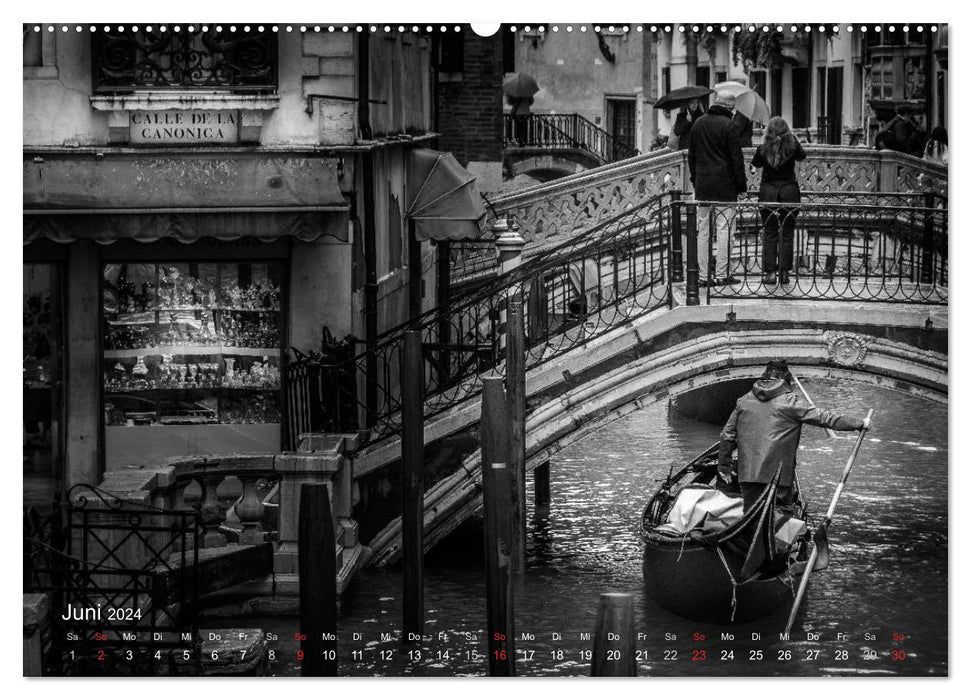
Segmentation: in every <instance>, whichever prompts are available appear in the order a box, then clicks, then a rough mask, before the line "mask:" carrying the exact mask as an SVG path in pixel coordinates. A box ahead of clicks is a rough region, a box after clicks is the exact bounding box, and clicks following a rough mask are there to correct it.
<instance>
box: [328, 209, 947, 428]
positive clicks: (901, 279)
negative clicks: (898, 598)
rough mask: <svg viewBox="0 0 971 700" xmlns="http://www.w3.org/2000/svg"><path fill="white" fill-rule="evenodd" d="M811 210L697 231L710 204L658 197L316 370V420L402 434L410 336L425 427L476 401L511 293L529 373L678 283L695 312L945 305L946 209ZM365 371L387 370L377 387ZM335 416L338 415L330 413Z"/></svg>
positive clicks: (498, 364) (719, 217) (497, 354)
mask: <svg viewBox="0 0 971 700" xmlns="http://www.w3.org/2000/svg"><path fill="white" fill-rule="evenodd" d="M803 199H804V201H803V202H802V203H800V204H798V205H789V204H785V205H783V204H774V205H769V204H766V203H760V202H758V201H755V200H754V199H752V198H747V199H746V200H743V201H741V202H738V203H733V204H731V205H727V204H724V203H721V204H719V203H711V204H710V205H709V209H708V211H709V212H710V213H709V218H708V219H707V220H704V221H699V220H698V211H699V208H700V207H701V206H705V203H698V202H695V201H691V200H687V199H684V198H683V197H682V195H681V193H679V192H672V193H669V194H666V195H662V196H659V197H653V198H651V199H649V200H647V201H646V202H644V203H643V204H642V205H640V206H639V207H634V208H632V209H631V210H629V211H626V212H623V213H622V214H619V215H616V216H614V217H613V218H611V219H608V220H606V221H604V222H603V223H600V224H598V225H596V226H593V227H591V228H589V229H587V230H586V231H584V232H582V233H579V234H577V235H575V236H574V237H572V238H569V239H567V240H565V241H563V242H561V243H559V244H557V245H554V246H550V247H548V248H546V249H544V250H542V251H541V252H540V253H538V254H537V255H535V256H534V257H532V258H530V259H527V260H525V261H524V262H523V263H522V264H521V265H520V266H519V267H518V268H515V269H514V270H512V271H510V272H507V273H505V274H502V275H499V276H497V277H493V278H489V279H487V280H486V281H484V282H482V283H481V284H480V285H478V286H476V287H473V288H471V289H470V290H469V291H467V292H465V293H463V294H459V295H456V296H454V297H453V299H452V301H451V303H450V304H449V305H448V306H446V307H440V308H436V309H432V310H430V311H428V312H426V313H424V314H423V315H422V316H420V317H419V318H417V319H415V321H414V322H413V323H410V324H403V325H401V326H398V327H396V328H393V329H391V330H389V331H387V332H385V333H383V334H382V335H380V336H379V337H378V339H377V342H376V343H375V347H374V350H373V354H372V353H369V352H367V351H365V352H363V353H359V354H357V355H356V356H354V357H352V358H349V359H347V360H346V361H343V362H332V363H330V364H327V365H326V366H325V367H323V368H322V370H321V371H322V372H323V373H324V375H323V376H327V377H329V380H328V382H326V384H327V387H326V390H328V391H329V392H330V397H329V398H328V399H327V400H326V401H323V402H322V406H323V408H322V409H320V410H321V411H322V412H323V413H327V411H328V410H330V411H331V413H330V414H329V415H328V416H327V418H326V420H327V421H330V422H329V423H328V424H329V425H333V424H340V423H341V422H342V421H347V422H346V423H345V424H344V425H342V426H341V430H352V429H356V428H358V427H360V428H363V429H366V430H368V431H369V434H368V436H367V437H368V439H370V440H379V439H381V438H384V437H387V436H390V435H393V434H395V433H396V432H397V431H398V429H399V427H400V408H401V407H400V392H399V377H400V372H401V366H400V354H401V347H402V344H403V340H404V335H405V333H406V332H407V331H408V330H412V329H414V330H418V331H420V333H421V337H422V346H423V351H424V360H425V367H424V373H425V404H424V413H425V416H426V417H429V418H430V417H433V416H436V415H438V414H440V413H442V412H444V411H446V410H448V409H450V408H452V407H454V406H455V405H457V404H458V403H460V402H462V401H464V400H465V399H468V398H470V397H472V396H474V395H476V394H477V392H478V391H479V389H480V386H481V384H480V377H481V376H482V374H483V373H486V372H488V373H493V372H495V373H499V374H500V375H501V374H502V373H503V371H504V333H505V326H504V320H505V303H506V299H507V298H509V296H510V295H512V294H520V295H521V296H522V298H523V305H524V313H525V319H526V339H527V359H526V367H527V369H528V370H529V369H534V368H536V367H539V366H541V365H542V364H543V363H545V362H547V361H549V360H550V359H553V358H555V357H559V356H561V355H562V354H564V353H566V352H568V351H570V350H573V349H575V348H578V347H580V346H582V345H583V344H584V343H586V342H588V341H589V340H590V339H592V338H595V337H597V336H599V335H601V334H603V333H606V332H608V331H610V330H612V329H614V328H617V327H618V326H620V325H622V324H624V323H626V322H628V321H630V320H632V319H634V318H637V317H639V316H640V315H642V314H644V313H647V312H649V311H651V310H654V309H657V308H660V307H662V306H664V305H665V304H668V303H670V300H671V298H672V296H671V284H672V283H680V282H684V283H685V295H686V299H687V303H688V304H697V303H700V302H701V299H702V294H703V295H704V299H705V300H709V299H713V298H779V299H803V300H805V299H809V300H818V301H868V302H902V303H923V304H946V303H947V200H946V199H945V198H944V197H942V196H940V195H938V194H935V193H933V192H928V193H926V194H921V193H902V194H897V193H879V192H877V193H866V192H853V193H834V192H807V193H804V196H803ZM773 224H778V226H779V227H780V228H781V229H783V230H787V227H789V226H790V225H792V230H793V269H792V273H791V275H790V279H789V281H788V283H787V284H785V285H780V284H778V282H777V283H776V284H766V283H765V281H764V276H763V272H764V266H763V262H762V239H763V236H764V233H765V231H766V226H767V225H768V226H769V227H770V228H771V227H772V226H773ZM699 226H703V227H708V229H709V230H715V231H717V230H719V229H723V230H727V231H728V236H727V239H728V240H729V241H730V246H729V253H728V255H729V272H730V274H731V275H734V276H735V278H736V279H737V280H738V281H737V282H734V283H723V284H719V285H713V286H709V287H703V286H702V285H701V284H700V283H702V282H704V281H705V278H706V277H707V275H702V274H699V270H698V267H697V243H698V238H697V235H698V228H699ZM712 253H713V254H717V253H718V251H717V248H716V247H715V246H713V247H712ZM723 255H724V254H723ZM369 361H370V362H372V363H373V366H375V367H377V368H378V371H377V372H376V373H374V374H372V375H370V376H369V375H368V374H367V367H368V364H369ZM368 384H370V387H368ZM368 389H369V390H368ZM369 396H370V397H374V398H373V399H372V400H371V401H368V400H367V397H369ZM358 397H366V398H365V400H363V401H362V400H360V399H359V398H358ZM335 405H336V406H338V407H339V410H337V411H334V410H333V409H328V408H327V407H328V406H335Z"/></svg>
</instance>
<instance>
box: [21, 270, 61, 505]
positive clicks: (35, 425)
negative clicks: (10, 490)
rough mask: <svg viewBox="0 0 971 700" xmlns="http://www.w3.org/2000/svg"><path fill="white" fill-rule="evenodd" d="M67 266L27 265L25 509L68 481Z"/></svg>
mask: <svg viewBox="0 0 971 700" xmlns="http://www.w3.org/2000/svg"><path fill="white" fill-rule="evenodd" d="M62 309H63V304H62V268H61V266H60V265H58V264H56V263H26V264H24V309H23V311H24V348H23V350H24V351H23V372H24V417H23V452H24V454H23V461H24V505H49V504H50V503H51V501H52V499H53V498H54V495H55V494H56V493H57V492H58V491H60V489H61V486H62V484H63V478H64V448H63V438H64V402H63V401H62V391H63V376H62V366H63V355H64V352H63V348H64V344H63V322H64V317H63V312H62Z"/></svg>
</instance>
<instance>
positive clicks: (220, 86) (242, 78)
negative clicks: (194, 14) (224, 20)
mask: <svg viewBox="0 0 971 700" xmlns="http://www.w3.org/2000/svg"><path fill="white" fill-rule="evenodd" d="M178 29H179V31H175V30H176V25H155V26H152V27H151V30H152V31H148V29H147V28H139V29H138V30H137V31H131V30H130V29H126V30H125V31H106V32H100V31H99V32H95V33H94V35H93V36H92V39H91V56H92V61H91V64H92V69H93V71H94V74H93V85H94V91H95V92H97V93H123V92H131V91H134V90H227V91H233V92H271V91H273V90H276V87H277V37H276V35H275V34H274V33H273V32H270V31H263V32H261V31H258V30H256V29H251V30H250V31H245V29H244V28H243V27H237V28H236V31H235V32H230V31H229V28H228V27H222V28H221V30H217V28H216V27H214V26H213V27H206V31H203V28H202V27H198V26H189V25H180V26H178Z"/></svg>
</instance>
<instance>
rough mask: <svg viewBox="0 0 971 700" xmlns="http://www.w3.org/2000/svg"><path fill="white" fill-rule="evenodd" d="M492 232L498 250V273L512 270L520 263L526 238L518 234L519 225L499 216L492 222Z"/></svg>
mask: <svg viewBox="0 0 971 700" xmlns="http://www.w3.org/2000/svg"><path fill="white" fill-rule="evenodd" d="M492 233H493V235H494V236H495V239H496V249H497V250H498V251H499V274H505V273H507V272H509V271H510V270H514V269H516V268H517V267H519V265H520V264H521V263H522V260H523V249H524V248H525V247H526V239H525V238H523V237H522V236H521V235H520V234H519V226H518V225H517V224H516V223H515V222H509V221H508V220H507V219H506V218H505V217H500V218H498V219H496V220H495V222H494V223H493V224H492Z"/></svg>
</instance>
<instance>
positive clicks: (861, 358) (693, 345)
mask: <svg viewBox="0 0 971 700" xmlns="http://www.w3.org/2000/svg"><path fill="white" fill-rule="evenodd" d="M947 331H948V329H947V311H946V309H944V308H940V307H929V306H919V305H913V306H910V305H908V306H906V307H902V306H901V305H897V304H873V303H847V302H841V301H830V302H826V301H817V302H814V303H812V304H809V303H806V302H805V301H800V300H771V301H767V300H758V301H757V300H721V299H720V300H713V302H712V303H710V304H707V305H699V306H683V305H677V306H675V307H674V308H671V309H667V308H662V309H658V310H657V311H654V312H651V313H649V314H647V315H644V316H642V317H640V318H638V319H636V320H634V321H632V322H630V323H627V324H624V325H623V326H620V327H618V328H616V329H614V330H612V331H611V332H609V333H607V334H606V335H604V336H602V337H600V338H598V339H596V340H594V341H591V342H590V343H586V344H583V345H580V346H578V347H577V348H576V349H574V350H572V351H570V352H569V353H567V354H565V355H563V356H562V357H561V358H560V359H558V360H555V361H551V362H549V363H547V364H546V365H544V366H542V367H541V368H539V369H537V370H535V371H532V372H530V373H529V375H528V376H527V382H526V389H527V402H528V403H527V405H528V407H529V409H528V415H527V419H526V436H527V470H530V471H531V470H532V469H534V468H535V467H536V466H537V465H540V464H543V463H546V462H549V460H550V458H551V456H552V455H554V454H556V453H557V452H559V451H560V450H561V449H563V448H564V447H566V446H568V445H570V444H572V443H573V442H575V441H577V440H579V439H581V438H582V437H584V436H585V435H588V434H590V433H591V432H593V431H595V430H597V429H598V428H600V427H601V426H603V425H604V424H605V423H608V422H610V421H613V420H616V419H618V418H621V417H623V416H625V415H627V414H628V413H630V412H631V411H635V410H638V409H639V408H643V407H644V406H647V405H650V404H653V403H656V402H659V401H667V400H669V399H672V398H674V397H676V396H678V395H680V394H683V393H685V392H689V391H693V390H695V389H699V388H702V387H705V386H708V385H712V384H719V383H723V382H730V381H735V380H739V379H749V378H753V379H754V378H755V377H757V376H759V375H760V374H761V372H762V370H763V369H764V365H765V358H766V357H773V356H782V357H787V358H789V360H790V363H791V364H792V365H793V367H794V368H795V371H796V372H797V373H798V374H799V376H800V377H827V378H833V377H835V378H841V379H849V380H853V381H860V382H865V383H869V384H874V385H877V386H881V387H884V388H887V389H890V390H892V391H897V392H901V393H906V394H911V395H915V396H920V397H921V398H924V399H927V400H930V401H935V402H940V403H946V402H947V395H948V383H947ZM479 410H480V405H479V399H478V397H475V398H470V399H469V400H467V401H466V402H463V403H461V404H459V405H457V406H455V407H454V408H453V409H452V410H450V411H449V412H448V413H447V414H445V415H443V416H441V417H439V418H437V419H433V420H431V421H429V422H428V423H426V440H427V442H428V444H429V445H430V446H434V445H435V444H436V443H438V442H440V441H441V442H447V441H448V440H450V439H452V440H455V438H456V436H463V435H464V436H465V437H466V440H465V441H464V449H465V451H467V452H468V453H467V454H466V455H465V456H464V457H463V458H462V459H461V466H460V467H459V468H458V469H456V470H455V471H454V472H453V473H452V474H450V475H448V476H446V477H445V478H443V479H441V480H440V481H438V483H435V484H434V485H433V486H432V487H431V488H430V489H429V490H428V491H427V493H426V495H425V508H426V510H425V545H426V547H427V548H431V547H433V546H434V545H435V544H436V543H437V542H439V541H441V539H442V538H443V537H445V536H446V535H447V534H448V533H449V532H451V531H452V530H453V529H454V528H455V527H457V526H458V525H459V524H460V523H461V522H462V521H463V520H464V519H465V518H467V517H469V516H470V515H471V514H472V513H474V512H475V511H476V510H478V509H479V508H480V507H481V502H482V497H481V471H480V464H479V451H478V449H477V442H476V440H475V438H474V434H475V430H476V427H477V424H478V421H479ZM399 453H400V445H399V443H398V440H397V438H392V439H391V440H389V441H387V442H385V443H383V444H381V445H375V446H374V447H372V448H370V449H365V450H363V451H361V452H359V453H358V454H356V455H354V457H353V464H354V467H353V468H354V478H355V480H363V481H364V482H367V481H370V480H373V479H377V480H379V481H380V480H382V479H387V478H388V477H387V475H386V474H385V473H384V472H385V468H386V467H388V466H389V465H392V464H395V463H396V462H397V460H398V456H399ZM453 458H454V457H453ZM368 547H369V549H370V550H371V552H372V554H373V559H372V560H371V561H372V563H373V564H385V563H390V562H393V561H395V560H396V559H397V558H398V556H399V549H400V521H399V520H397V519H395V520H393V521H392V522H391V523H390V524H389V525H388V526H387V527H385V528H383V529H382V530H381V531H380V532H378V533H377V534H376V535H375V536H374V537H373V538H372V539H371V540H370V541H369V543H368Z"/></svg>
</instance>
